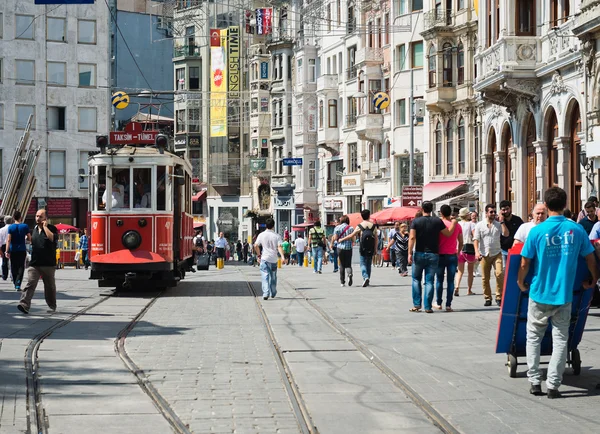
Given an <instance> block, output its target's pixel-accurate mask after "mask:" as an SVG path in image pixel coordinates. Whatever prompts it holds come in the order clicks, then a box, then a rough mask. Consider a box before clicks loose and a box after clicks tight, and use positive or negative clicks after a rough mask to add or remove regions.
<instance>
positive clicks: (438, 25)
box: [423, 9, 454, 33]
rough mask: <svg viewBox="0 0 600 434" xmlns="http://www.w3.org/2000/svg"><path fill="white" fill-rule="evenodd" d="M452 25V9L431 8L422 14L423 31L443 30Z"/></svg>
mask: <svg viewBox="0 0 600 434" xmlns="http://www.w3.org/2000/svg"><path fill="white" fill-rule="evenodd" d="M453 25H454V15H453V14H452V9H441V10H432V11H428V12H425V13H424V14H423V33H434V32H436V31H445V30H447V29H448V27H452V26H453Z"/></svg>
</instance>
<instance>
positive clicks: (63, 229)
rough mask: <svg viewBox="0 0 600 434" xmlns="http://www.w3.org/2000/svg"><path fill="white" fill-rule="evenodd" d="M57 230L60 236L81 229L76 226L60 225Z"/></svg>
mask: <svg viewBox="0 0 600 434" xmlns="http://www.w3.org/2000/svg"><path fill="white" fill-rule="evenodd" d="M56 230H57V231H58V233H59V234H68V233H69V232H77V231H78V230H79V229H78V228H76V227H75V226H71V225H66V224H64V223H59V224H57V225H56Z"/></svg>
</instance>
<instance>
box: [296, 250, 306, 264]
mask: <svg viewBox="0 0 600 434" xmlns="http://www.w3.org/2000/svg"><path fill="white" fill-rule="evenodd" d="M296 256H298V266H299V267H302V266H303V265H304V252H296Z"/></svg>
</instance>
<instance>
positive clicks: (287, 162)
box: [283, 158, 302, 166]
mask: <svg viewBox="0 0 600 434" xmlns="http://www.w3.org/2000/svg"><path fill="white" fill-rule="evenodd" d="M283 165H284V166H302V158H284V159H283Z"/></svg>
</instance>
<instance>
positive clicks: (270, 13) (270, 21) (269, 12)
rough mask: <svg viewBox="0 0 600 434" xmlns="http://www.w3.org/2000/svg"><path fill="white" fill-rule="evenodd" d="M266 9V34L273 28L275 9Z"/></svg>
mask: <svg viewBox="0 0 600 434" xmlns="http://www.w3.org/2000/svg"><path fill="white" fill-rule="evenodd" d="M263 11H264V17H265V18H264V32H265V35H270V34H271V33H272V29H273V9H272V8H266V9H263Z"/></svg>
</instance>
